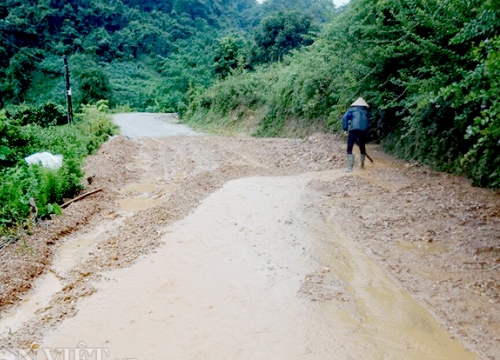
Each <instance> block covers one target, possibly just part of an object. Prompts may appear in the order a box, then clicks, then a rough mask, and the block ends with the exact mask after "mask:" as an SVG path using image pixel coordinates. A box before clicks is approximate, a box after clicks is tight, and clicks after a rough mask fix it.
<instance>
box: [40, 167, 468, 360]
mask: <svg viewBox="0 0 500 360" xmlns="http://www.w3.org/2000/svg"><path fill="white" fill-rule="evenodd" d="M341 174H342V173H341V172H338V171H337V172H335V171H333V172H329V173H322V174H321V176H323V177H329V179H330V180H331V179H335V178H336V177H338V176H340V175H341ZM317 176H320V175H318V174H304V175H300V176H291V177H268V178H244V179H239V180H234V181H230V182H228V183H226V185H225V186H224V187H223V188H222V189H220V190H218V191H216V192H215V193H213V194H212V195H210V196H209V197H208V198H207V199H206V200H205V201H203V202H202V203H201V204H200V206H199V207H198V208H197V209H196V210H195V212H194V213H192V214H191V215H189V216H187V217H186V218H184V219H183V220H181V221H179V222H177V223H175V224H173V225H172V226H170V227H168V229H167V230H168V231H167V234H166V235H165V236H164V237H163V242H164V245H163V246H162V247H161V248H159V249H158V250H157V251H156V252H155V253H154V254H151V255H148V256H146V257H144V258H142V260H140V261H139V262H137V263H136V264H135V265H133V266H131V267H129V268H125V269H118V270H113V271H111V272H108V273H106V274H105V276H106V278H108V279H109V281H104V282H100V283H98V284H96V285H97V287H99V291H98V292H97V293H96V294H94V295H93V296H91V297H89V298H86V299H84V300H83V301H82V303H81V306H80V308H79V312H78V314H77V315H76V316H75V317H73V318H69V319H66V320H65V321H63V322H62V324H61V325H60V326H58V328H57V329H55V330H53V331H51V332H50V333H49V334H48V335H47V336H46V337H45V339H44V341H43V344H42V346H43V347H67V346H74V345H76V344H78V343H79V342H80V341H85V343H86V344H87V345H88V346H89V347H104V348H108V349H109V352H110V356H111V357H112V358H136V359H138V360H139V359H158V360H160V359H161V360H166V359H175V360H183V359H214V360H215V359H217V360H221V359H228V360H229V359H231V360H235V359H276V360H280V359H286V360H291V359H314V360H323V359H324V360H331V359H406V360H420V359H454V360H460V359H475V357H474V355H472V354H471V353H469V352H467V351H465V350H464V349H463V348H462V347H461V345H460V344H459V343H458V341H456V340H454V339H452V338H451V337H450V335H449V334H448V333H446V331H445V330H444V329H443V328H442V326H441V325H439V324H438V322H437V321H436V320H435V319H434V318H433V316H432V315H431V314H430V313H429V312H428V311H427V310H425V309H424V308H423V307H421V306H420V305H419V304H418V303H417V302H416V301H415V300H414V299H413V298H412V297H411V296H409V295H408V294H407V293H405V292H404V291H403V290H402V289H401V288H400V287H398V286H397V285H396V284H395V283H394V282H393V281H392V280H391V279H390V278H389V276H388V275H387V274H386V272H385V271H384V270H383V269H382V268H380V267H379V266H378V265H377V264H376V263H375V262H374V261H373V260H371V258H369V257H368V256H367V255H366V254H365V253H364V252H363V251H361V250H360V249H358V248H357V247H356V246H355V244H354V243H353V242H352V240H351V239H350V238H349V236H348V235H347V234H345V233H343V231H342V230H341V229H340V227H339V226H338V224H337V223H336V222H335V221H334V220H333V219H330V220H329V221H328V222H326V223H325V221H321V219H318V217H317V216H314V214H311V212H312V211H311V208H312V204H313V202H314V197H313V195H311V193H310V190H308V187H307V184H308V183H309V181H310V180H312V179H313V178H315V177H317Z"/></svg>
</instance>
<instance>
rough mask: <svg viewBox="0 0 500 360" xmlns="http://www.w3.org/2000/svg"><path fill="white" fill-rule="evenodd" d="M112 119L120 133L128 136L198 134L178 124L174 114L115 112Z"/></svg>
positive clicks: (158, 136)
mask: <svg viewBox="0 0 500 360" xmlns="http://www.w3.org/2000/svg"><path fill="white" fill-rule="evenodd" d="M113 121H114V123H115V124H116V125H118V126H119V127H120V133H121V134H122V135H125V136H128V137H129V138H133V139H136V138H141V137H149V138H162V137H168V136H178V135H190V136H193V135H200V133H198V132H196V131H194V130H193V129H191V128H190V127H189V126H186V125H183V124H179V123H178V119H177V116H176V115H175V114H158V113H128V114H115V115H114V116H113Z"/></svg>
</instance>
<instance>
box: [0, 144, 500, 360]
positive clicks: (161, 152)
mask: <svg viewBox="0 0 500 360" xmlns="http://www.w3.org/2000/svg"><path fill="white" fill-rule="evenodd" d="M370 151H371V154H372V157H373V158H374V159H375V164H374V165H372V164H368V166H367V169H365V170H355V172H354V173H352V174H345V173H344V172H343V169H342V168H343V166H344V159H343V153H344V144H343V142H342V141H339V140H337V139H335V138H334V137H333V136H330V135H313V136H311V137H309V138H308V139H306V140H294V139H248V138H238V137H233V138H230V137H215V136H179V137H169V138H164V139H161V138H156V139H151V138H141V137H139V138H137V139H127V138H124V137H115V138H114V139H111V140H110V141H109V142H107V143H106V144H105V145H104V146H103V147H102V148H101V150H100V151H99V153H98V154H97V155H96V156H93V157H92V158H90V159H89V162H88V165H87V169H86V170H87V174H88V176H90V177H91V178H90V182H91V184H89V185H88V189H87V190H92V189H97V188H103V191H102V192H101V193H98V194H95V195H93V196H91V197H88V198H86V199H84V200H82V201H80V202H77V203H74V204H72V205H71V206H70V207H69V208H68V209H67V211H66V212H65V214H64V215H63V216H61V217H58V218H56V219H54V220H52V221H50V222H48V223H46V224H43V225H41V226H39V227H37V228H36V229H35V230H34V234H33V236H32V237H30V238H29V239H28V240H27V241H26V242H25V243H23V242H18V243H16V244H15V245H12V246H10V247H8V248H7V249H4V251H3V252H2V253H0V257H1V260H2V262H1V265H0V266H1V267H2V271H3V272H2V274H3V276H2V283H1V285H2V289H1V290H2V291H1V292H0V294H1V297H0V306H1V309H2V317H1V318H0V341H1V342H0V355H4V354H2V348H1V346H2V345H3V346H4V349H3V350H4V352H5V350H6V349H7V347H8V348H9V349H26V350H27V349H30V348H31V349H38V358H39V359H45V358H44V357H43V356H44V354H45V351H46V349H61V348H71V347H75V346H77V345H78V344H81V342H84V343H85V345H86V346H87V350H89V349H93V348H101V349H106V351H108V353H109V358H113V359H124V358H127V359H130V358H135V359H162V360H165V359H172V360H174V359H175V360H177V359H500V306H499V303H498V300H499V292H500V286H499V284H500V283H499V279H500V275H499V271H500V266H499V265H500V246H499V244H500V220H499V215H500V196H499V195H498V194H497V193H495V192H492V191H488V190H482V189H476V188H472V187H470V185H469V184H468V183H467V182H466V181H465V180H463V179H460V178H457V177H452V176H449V175H445V174H439V173H435V172H433V171H430V170H428V169H426V168H423V167H418V166H413V165H412V164H405V163H402V162H399V161H396V160H394V159H392V158H390V157H389V156H387V155H385V154H384V153H382V152H381V151H379V149H378V148H377V147H371V148H370ZM37 275H40V276H39V277H38V278H37V279H36V280H33V278H35V277H36V276H37ZM30 288H33V289H32V290H31V291H29V292H27V291H28V290H29V289H30ZM61 354H62V355H61V356H63V355H64V356H66V355H68V354H69V350H68V352H66V353H64V352H63V353H61ZM4 356H5V355H4ZM93 356H94V357H88V358H96V357H95V356H96V353H94V355H93ZM0 358H2V356H0ZM54 358H55V357H54Z"/></svg>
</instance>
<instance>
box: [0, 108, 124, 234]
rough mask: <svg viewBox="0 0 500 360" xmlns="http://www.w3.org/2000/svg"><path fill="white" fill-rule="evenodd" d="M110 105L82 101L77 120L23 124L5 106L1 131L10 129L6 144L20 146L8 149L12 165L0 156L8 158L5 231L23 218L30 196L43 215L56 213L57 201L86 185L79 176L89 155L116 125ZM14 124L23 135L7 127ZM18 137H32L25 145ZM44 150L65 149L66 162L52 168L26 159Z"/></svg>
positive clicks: (0, 169)
mask: <svg viewBox="0 0 500 360" xmlns="http://www.w3.org/2000/svg"><path fill="white" fill-rule="evenodd" d="M106 111H107V104H106V102H102V101H101V102H98V103H97V104H96V105H89V106H83V107H82V112H81V113H80V114H78V115H77V117H76V119H75V122H74V123H73V124H68V125H62V126H51V127H42V126H40V125H37V124H27V125H24V126H23V125H20V122H19V121H18V122H17V124H18V125H12V122H11V121H10V120H8V119H7V118H6V117H5V112H4V111H2V112H0V131H2V130H1V129H4V130H3V134H10V137H9V140H10V141H11V142H10V143H7V144H6V145H2V146H6V147H9V148H10V149H17V150H16V151H12V152H11V153H10V154H9V156H10V158H9V160H10V163H9V164H7V165H11V166H5V165H6V163H2V162H1V161H0V164H3V165H0V203H1V204H2V206H1V207H0V232H5V231H8V230H9V229H13V228H14V227H15V226H17V225H19V224H22V223H24V221H25V219H26V218H27V217H28V216H29V214H30V204H29V199H30V198H33V200H34V201H35V204H36V206H37V207H38V215H39V216H44V215H47V214H50V213H57V212H58V211H59V208H58V204H60V203H61V202H62V201H63V199H65V198H70V197H72V196H74V195H75V194H76V193H77V192H78V191H80V190H81V189H82V185H81V183H80V180H81V178H82V176H83V169H82V166H83V164H84V160H85V157H86V156H87V155H89V154H92V153H94V152H95V151H96V150H97V149H98V147H99V145H100V144H102V143H103V142H104V141H106V139H107V138H108V137H109V135H111V134H113V133H114V132H115V129H116V127H115V125H113V123H112V122H111V120H110V118H109V116H108V115H107V114H106ZM14 122H15V121H14ZM12 126H15V129H16V131H17V132H18V133H19V134H21V135H20V136H17V137H16V136H15V134H13V133H9V132H8V131H5V129H8V128H10V130H12ZM10 130H9V131H10ZM0 138H3V136H0ZM19 138H21V139H22V140H26V139H29V141H24V142H23V143H22V146H21V143H20V140H19ZM14 143H16V144H18V145H19V146H15V144H14ZM0 149H1V147H0ZM43 151H47V152H50V153H53V154H61V155H63V157H64V161H63V166H62V167H61V168H60V169H58V170H50V169H46V168H43V167H41V166H37V165H27V164H26V163H25V162H24V160H23V157H24V156H27V155H31V154H33V153H35V152H43Z"/></svg>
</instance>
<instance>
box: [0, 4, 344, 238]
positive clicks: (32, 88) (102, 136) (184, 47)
mask: <svg viewBox="0 0 500 360" xmlns="http://www.w3.org/2000/svg"><path fill="white" fill-rule="evenodd" d="M334 9H335V8H334V6H333V4H332V3H331V2H329V0H314V1H306V0H269V1H266V3H264V4H258V3H257V2H256V1H255V0H232V1H230V0H178V1H177V0H176V1H166V0H141V1H137V0H110V1H103V0H90V1H88V0H85V1H83V0H30V1H19V0H5V1H3V2H2V3H1V4H0V54H1V56H0V109H2V110H0V203H1V204H2V205H1V209H0V233H5V232H6V231H10V230H13V229H15V228H16V227H18V226H20V225H22V224H23V223H24V219H26V217H27V216H28V215H29V214H30V203H29V200H30V199H33V200H34V201H35V203H36V205H37V207H38V211H39V213H38V215H40V216H46V215H48V214H50V213H57V212H58V206H57V204H60V203H61V201H62V199H63V198H68V197H72V196H73V195H74V194H75V193H76V192H78V191H79V190H81V185H80V179H81V177H82V176H83V174H82V165H83V162H84V159H85V157H86V156H87V155H88V154H91V153H93V152H94V151H96V149H97V148H98V146H99V145H100V144H101V143H102V142H103V141H105V140H106V139H107V137H108V135H109V134H111V133H113V131H114V128H113V126H112V125H111V123H110V121H109V119H107V117H106V115H105V111H104V110H105V108H106V107H107V105H108V104H109V106H110V107H111V108H114V109H115V111H117V110H118V109H126V110H127V111H130V110H139V111H153V112H154V111H169V112H175V111H177V112H180V113H182V112H184V111H186V109H187V107H188V96H189V94H191V93H193V92H194V91H198V90H197V89H201V88H208V87H209V86H211V85H212V84H213V83H214V82H215V81H216V80H217V78H219V77H224V76H227V75H229V74H230V73H231V72H234V71H238V68H240V67H244V68H247V69H251V68H252V67H253V66H256V65H258V64H260V63H263V62H268V61H271V60H273V59H274V58H277V59H278V58H281V57H282V56H283V54H285V53H287V52H288V51H290V49H292V48H298V47H300V46H304V45H308V44H310V43H312V38H311V36H310V34H309V33H310V30H313V29H317V28H318V25H317V24H319V23H322V22H325V21H327V20H328V19H331V18H332V17H333V15H334V12H335V11H334ZM289 10H291V12H290V11H289ZM298 11H300V13H299V12H298ZM303 14H309V15H303ZM262 19H265V20H264V21H263V24H267V25H266V26H268V28H269V29H268V30H265V29H264V27H263V26H264V25H260V24H261V20H262ZM313 19H314V20H313ZM271 29H272V31H276V34H272V33H271ZM249 35H250V36H249ZM259 36H260V37H259ZM224 39H226V40H224ZM243 39H245V40H243ZM269 41H271V42H272V43H269ZM271 50H272V52H273V54H274V55H273V58H270V57H268V56H267V54H268V53H270V51H271ZM218 54H219V55H220V56H219V55H218ZM63 56H67V57H68V59H69V69H70V79H71V83H72V95H73V106H74V108H75V110H76V112H79V113H80V115H78V116H77V121H75V123H74V124H70V125H67V124H66V123H67V114H66V88H65V79H64V76H63V60H62V58H63ZM218 56H219V57H218ZM103 100H105V102H103ZM41 151H48V152H51V153H56V154H62V155H63V156H64V163H63V167H62V168H61V169H59V170H57V171H53V170H47V169H44V168H42V167H39V166H27V165H26V164H25V162H24V161H23V158H24V157H26V156H28V155H31V154H33V153H35V152H41ZM0 246H1V245H0Z"/></svg>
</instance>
